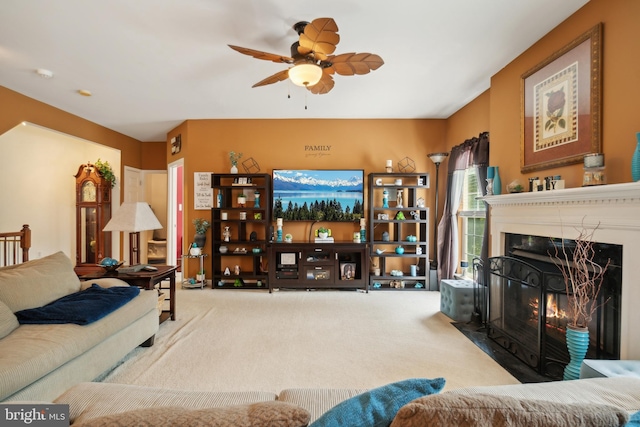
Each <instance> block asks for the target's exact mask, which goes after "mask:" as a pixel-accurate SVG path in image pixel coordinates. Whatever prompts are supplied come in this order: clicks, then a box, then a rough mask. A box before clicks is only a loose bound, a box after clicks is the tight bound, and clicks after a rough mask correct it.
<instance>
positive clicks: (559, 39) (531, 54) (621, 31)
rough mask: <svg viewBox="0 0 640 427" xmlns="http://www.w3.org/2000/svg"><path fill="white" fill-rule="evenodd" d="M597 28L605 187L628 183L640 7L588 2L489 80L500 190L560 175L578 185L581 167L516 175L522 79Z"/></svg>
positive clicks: (638, 89)
mask: <svg viewBox="0 0 640 427" xmlns="http://www.w3.org/2000/svg"><path fill="white" fill-rule="evenodd" d="M598 22H602V23H603V46H602V93H603V95H602V103H601V107H602V138H601V142H602V151H603V153H604V158H605V166H606V174H607V181H608V183H622V182H629V181H631V167H630V163H631V160H630V159H631V155H632V154H633V150H634V148H635V133H636V132H638V131H640V114H638V105H637V103H638V101H637V100H638V99H640V55H638V52H640V36H639V35H638V22H640V1H637V0H591V1H590V2H589V3H587V4H586V5H585V6H584V7H583V8H581V9H580V10H579V11H578V12H576V13H575V14H574V15H572V16H571V17H569V18H568V19H567V20H566V21H565V22H563V23H562V24H560V25H559V26H558V27H556V28H555V29H554V30H553V31H551V32H550V33H549V34H547V35H546V36H545V37H543V38H542V39H541V40H540V41H538V42H537V43H535V44H534V45H533V46H532V47H531V48H529V49H527V50H526V51H525V52H524V53H523V54H522V55H520V56H519V57H518V58H517V59H515V60H514V61H513V62H511V63H510V64H509V65H507V66H506V67H505V68H503V69H502V70H501V71H500V72H499V73H497V74H495V75H494V76H493V78H492V79H491V90H490V92H491V94H490V107H489V113H490V126H489V130H490V132H491V136H490V138H491V155H490V158H491V164H492V165H498V166H500V173H501V178H502V182H503V185H506V184H507V183H509V182H511V181H512V180H514V179H520V181H521V182H522V183H523V184H525V183H526V186H528V178H529V177H532V176H540V177H542V176H548V175H562V177H563V178H564V179H565V180H566V186H567V187H579V186H581V185H582V173H583V169H582V164H577V165H571V166H565V167H559V168H554V169H546V170H540V171H536V172H533V173H528V174H525V175H522V174H521V173H520V132H521V131H520V80H521V79H520V76H521V75H522V74H523V73H525V72H526V71H527V70H529V69H531V68H532V67H535V66H536V65H537V64H539V63H540V62H542V61H544V60H545V59H546V58H547V57H549V56H550V55H552V54H553V53H554V52H555V51H557V50H559V49H561V48H562V47H564V46H565V45H567V44H569V43H570V42H571V41H572V40H574V39H575V38H576V37H578V36H579V35H581V34H582V33H584V32H585V31H587V30H589V29H590V28H591V27H593V26H594V25H596V24H597V23H598ZM474 102H476V101H474ZM451 120H453V118H452V119H450V121H451ZM454 145H455V144H454ZM526 186H525V187H526Z"/></svg>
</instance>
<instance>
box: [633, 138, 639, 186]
mask: <svg viewBox="0 0 640 427" xmlns="http://www.w3.org/2000/svg"><path fill="white" fill-rule="evenodd" d="M636 140H637V143H636V150H635V151H634V152H633V156H632V157H631V178H632V179H633V182H637V181H640V132H638V133H636Z"/></svg>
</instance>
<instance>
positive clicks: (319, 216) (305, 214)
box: [273, 170, 364, 221]
mask: <svg viewBox="0 0 640 427" xmlns="http://www.w3.org/2000/svg"><path fill="white" fill-rule="evenodd" d="M363 201H364V172H363V171H362V170H274V171H273V217H274V218H282V219H284V220H285V221H354V220H359V219H360V218H362V217H363V216H364V203H363Z"/></svg>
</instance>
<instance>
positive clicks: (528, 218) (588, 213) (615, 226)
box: [483, 182, 640, 359]
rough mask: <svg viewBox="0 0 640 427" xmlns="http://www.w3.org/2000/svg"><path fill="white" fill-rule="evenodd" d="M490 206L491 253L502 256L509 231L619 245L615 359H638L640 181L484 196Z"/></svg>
mask: <svg viewBox="0 0 640 427" xmlns="http://www.w3.org/2000/svg"><path fill="white" fill-rule="evenodd" d="M483 200H485V201H486V202H487V203H488V204H489V205H490V206H491V209H490V222H489V227H490V228H489V231H490V248H491V250H490V252H489V253H490V256H500V255H504V251H505V235H506V234H509V233H516V234H526V235H533V236H543V237H561V238H566V239H575V238H576V237H577V235H578V231H577V228H580V227H581V225H582V224H583V223H584V226H585V227H587V228H593V227H595V226H597V225H598V224H599V225H598V229H597V230H596V232H595V234H594V236H593V238H594V241H597V242H601V243H610V244H617V245H622V297H621V311H622V312H621V330H620V358H621V359H640V182H635V183H628V184H611V185H601V186H594V187H582V188H569V189H563V190H553V191H541V192H532V193H517V194H504V195H500V196H486V197H484V198H483Z"/></svg>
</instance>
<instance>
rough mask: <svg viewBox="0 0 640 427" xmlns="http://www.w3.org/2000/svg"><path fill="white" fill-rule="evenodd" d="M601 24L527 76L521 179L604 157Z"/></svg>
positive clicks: (523, 84)
mask: <svg viewBox="0 0 640 427" xmlns="http://www.w3.org/2000/svg"><path fill="white" fill-rule="evenodd" d="M601 50H602V24H601V23H600V24H598V25H596V26H594V27H593V28H591V29H589V30H588V31H586V32H585V33H584V34H582V35H581V36H579V37H578V38H576V39H575V40H573V41H572V42H571V43H569V44H568V45H567V46H565V47H563V48H562V49H560V50H559V51H557V52H555V53H554V54H553V55H551V56H550V57H549V58H547V59H545V60H544V61H543V62H541V63H540V64H538V65H536V66H535V67H533V68H532V69H531V70H529V71H527V72H526V73H524V74H523V75H522V79H521V106H520V111H521V128H522V132H521V137H522V140H521V146H520V170H521V172H522V173H526V172H532V171H536V170H541V169H549V168H554V167H559V166H565V165H570V164H575V163H580V162H582V160H583V157H584V155H585V154H589V153H600V152H601V142H600V126H601V124H600V121H601V110H600V95H601V55H602V52H601Z"/></svg>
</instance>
